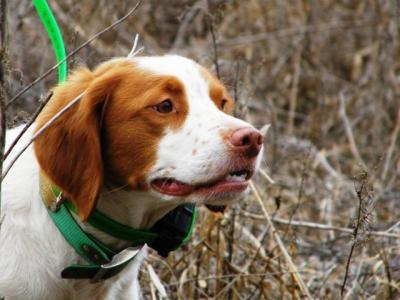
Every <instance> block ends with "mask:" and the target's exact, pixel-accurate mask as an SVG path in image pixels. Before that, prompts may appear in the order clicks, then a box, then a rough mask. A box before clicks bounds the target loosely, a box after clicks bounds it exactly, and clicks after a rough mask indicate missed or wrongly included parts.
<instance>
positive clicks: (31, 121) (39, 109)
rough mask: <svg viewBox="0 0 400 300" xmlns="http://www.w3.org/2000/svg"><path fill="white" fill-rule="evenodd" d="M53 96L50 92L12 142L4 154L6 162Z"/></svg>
mask: <svg viewBox="0 0 400 300" xmlns="http://www.w3.org/2000/svg"><path fill="white" fill-rule="evenodd" d="M52 95H53V92H50V93H48V94H47V96H46V98H45V99H44V100H43V101H40V106H39V107H38V109H37V110H36V111H35V113H34V114H33V116H32V117H31V119H30V120H29V122H28V123H26V124H25V126H24V128H23V129H22V130H21V132H20V133H19V134H18V136H17V137H16V138H15V139H14V140H13V141H12V143H11V145H10V147H8V149H7V151H6V153H5V154H4V160H5V159H7V157H8V155H10V153H11V151H12V149H14V147H15V145H16V144H17V143H18V141H19V140H20V139H21V138H22V136H23V135H24V133H25V132H26V131H27V130H28V129H29V127H31V126H32V124H33V123H34V122H35V120H36V118H37V116H38V115H39V114H40V112H41V111H42V110H43V108H44V107H45V106H46V104H47V102H49V100H50V98H51V96H52Z"/></svg>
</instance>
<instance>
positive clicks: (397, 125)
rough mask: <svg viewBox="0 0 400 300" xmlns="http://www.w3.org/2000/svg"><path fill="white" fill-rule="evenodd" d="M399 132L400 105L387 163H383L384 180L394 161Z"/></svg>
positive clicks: (382, 177)
mask: <svg viewBox="0 0 400 300" xmlns="http://www.w3.org/2000/svg"><path fill="white" fill-rule="evenodd" d="M399 132H400V107H399V109H398V110H397V120H396V126H395V128H394V130H393V132H392V135H391V137H390V146H389V148H388V151H387V152H386V157H385V163H384V165H383V171H382V176H381V179H382V181H383V182H385V181H386V176H387V173H388V171H389V166H390V163H391V161H392V156H393V152H394V149H395V148H396V141H397V137H398V136H399Z"/></svg>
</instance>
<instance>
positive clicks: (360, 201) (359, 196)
mask: <svg viewBox="0 0 400 300" xmlns="http://www.w3.org/2000/svg"><path fill="white" fill-rule="evenodd" d="M366 174H367V173H364V174H363V175H362V176H363V178H362V180H361V185H360V188H359V189H356V192H357V200H358V209H357V217H356V224H355V226H354V230H353V242H352V244H351V247H350V252H349V255H348V257H347V261H346V270H345V274H344V278H343V283H342V286H341V289H340V299H343V297H344V292H345V289H346V282H347V279H348V277H349V271H350V264H351V258H352V257H353V253H354V250H355V248H356V246H357V238H358V233H359V230H360V226H361V218H362V211H363V205H364V195H363V192H364V187H365V185H366V183H367V175H366Z"/></svg>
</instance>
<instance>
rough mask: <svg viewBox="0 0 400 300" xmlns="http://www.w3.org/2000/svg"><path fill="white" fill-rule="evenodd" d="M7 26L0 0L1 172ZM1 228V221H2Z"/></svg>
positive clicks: (4, 6) (0, 164)
mask: <svg viewBox="0 0 400 300" xmlns="http://www.w3.org/2000/svg"><path fill="white" fill-rule="evenodd" d="M6 24H7V0H0V172H1V171H2V170H3V161H4V147H5V141H6V109H5V103H6V91H5V74H6V72H7V71H6V57H7V56H6V53H7V41H6V38H7V37H6V32H7V28H6ZM0 207H1V183H0ZM0 216H1V209H0ZM0 226H1V220H0Z"/></svg>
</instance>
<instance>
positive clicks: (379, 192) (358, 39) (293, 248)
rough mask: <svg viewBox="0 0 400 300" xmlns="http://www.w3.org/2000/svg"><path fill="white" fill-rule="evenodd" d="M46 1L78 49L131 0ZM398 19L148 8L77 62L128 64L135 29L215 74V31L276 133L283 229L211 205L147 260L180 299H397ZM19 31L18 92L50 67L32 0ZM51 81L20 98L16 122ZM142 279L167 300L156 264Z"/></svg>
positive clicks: (259, 3)
mask: <svg viewBox="0 0 400 300" xmlns="http://www.w3.org/2000/svg"><path fill="white" fill-rule="evenodd" d="M49 2H50V4H51V6H52V8H53V10H54V13H55V15H56V18H57V19H58V21H59V23H60V25H61V29H62V32H63V35H64V38H65V42H66V45H67V49H68V52H70V51H71V50H73V49H74V48H76V47H77V46H78V45H80V44H81V43H82V42H84V41H86V40H87V39H88V38H89V37H90V36H91V35H93V34H95V33H96V32H98V31H100V30H101V29H103V28H104V27H106V26H108V25H109V24H111V23H112V22H113V21H115V20H117V19H118V18H119V17H121V16H123V15H124V14H125V13H126V12H127V11H128V10H129V9H130V8H132V7H133V6H134V4H135V3H136V0H132V1H105V0H101V1H78V0H63V1H49ZM399 20H400V6H399V4H398V2H397V1H395V0H393V1H391V0H364V1H350V0H348V1H347V0H339V1H336V0H321V1H319V0H310V1H306V0H304V1H294V0H293V1H282V0H248V1H238V0H237V1H221V0H219V1H218V0H210V1H205V0H199V1H184V0H170V1H167V0H163V1H157V0H145V1H144V2H143V3H142V5H141V7H140V9H139V10H138V11H137V12H136V13H135V14H134V15H133V16H131V17H130V18H129V19H128V20H127V21H126V22H124V23H123V24H122V25H121V26H119V27H118V28H117V29H116V30H113V31H110V32H108V33H106V34H105V35H104V36H102V37H101V38H100V39H97V40H96V41H95V42H93V43H92V44H90V45H89V46H88V47H86V48H84V49H83V50H82V51H81V52H79V54H78V55H76V56H74V58H73V59H71V60H70V61H69V66H70V68H74V67H76V66H78V65H83V64H85V65H87V66H89V67H93V66H95V65H96V64H98V63H100V62H102V61H104V60H107V59H109V58H111V57H114V56H126V55H127V53H129V51H130V48H131V46H132V41H133V36H134V34H136V33H139V35H140V43H141V45H142V46H144V51H143V54H163V53H169V52H173V53H178V54H182V55H185V56H189V57H191V58H194V59H195V60H197V61H199V62H201V63H202V64H205V65H206V66H208V67H210V68H212V69H214V70H215V64H214V60H215V58H216V56H215V53H214V47H213V39H212V35H211V32H210V28H211V27H212V28H213V29H214V33H215V37H216V48H217V57H218V66H219V69H220V74H221V77H222V80H223V81H224V82H225V83H226V84H227V85H228V86H229V88H230V90H231V92H232V94H233V95H234V97H235V98H236V100H237V103H238V110H237V113H238V114H239V115H241V116H242V117H243V118H245V119H247V120H249V121H251V122H252V123H253V124H255V125H256V126H259V127H261V126H262V125H264V124H266V123H271V124H272V127H271V129H270V132H269V134H268V136H267V138H266V144H265V146H266V147H265V149H266V151H265V157H266V158H265V162H264V163H263V167H262V169H263V170H264V171H266V172H267V173H268V174H269V175H270V176H271V177H272V178H273V179H274V180H275V184H271V183H269V182H268V180H266V178H265V176H263V175H262V174H258V176H257V177H256V179H255V181H254V183H255V186H256V188H257V190H258V192H259V195H260V197H261V198H262V202H263V205H264V206H265V207H266V209H267V214H268V216H269V217H270V218H273V223H272V224H273V225H271V224H269V223H268V222H267V220H266V214H265V213H264V212H263V209H262V207H261V206H260V203H259V201H258V200H257V198H256V194H255V193H254V192H253V193H250V194H249V195H248V196H247V197H246V198H244V199H243V200H242V201H241V202H240V203H238V204H236V205H234V206H233V207H231V208H230V209H229V210H228V211H227V212H226V213H225V214H224V215H214V214H212V213H210V212H208V211H207V210H206V209H204V208H201V209H200V216H199V218H198V220H197V226H196V230H195V232H194V235H193V238H192V240H191V242H190V244H189V245H188V246H187V247H185V249H183V250H179V251H176V252H175V253H173V254H172V255H171V256H170V257H169V258H168V259H167V260H166V261H164V260H161V259H160V258H158V257H157V256H156V255H155V254H152V255H151V258H150V262H151V265H152V266H153V267H154V268H155V270H156V272H157V273H158V274H159V275H160V277H161V280H162V282H163V283H164V286H165V288H166V289H167V292H168V294H169V295H170V298H171V299H209V298H213V299H302V298H307V293H309V295H311V297H312V298H315V299H339V298H341V290H342V288H343V287H344V290H343V294H342V296H343V298H344V299H399V298H400V248H399V246H400V245H399V241H400V225H399V223H398V222H399V221H400V179H399V178H400V177H399V175H400V151H399V144H400V138H399V137H398V135H399V131H400V47H399V33H400V32H399ZM210 25H212V26H210ZM8 34H9V44H10V48H9V57H8V66H9V74H8V77H7V80H8V82H7V94H8V99H10V98H11V97H12V96H13V95H15V94H16V92H17V91H19V90H20V89H21V88H22V87H23V86H24V85H25V84H27V83H29V82H31V81H32V80H34V79H35V78H37V77H38V76H39V75H40V74H42V73H43V72H44V71H46V70H47V69H48V68H49V67H50V66H52V65H53V64H54V58H53V53H52V49H51V47H50V44H49V41H48V39H47V36H46V35H45V34H44V31H43V28H42V26H41V24H40V22H39V19H38V17H37V15H36V13H35V12H34V10H33V7H32V5H31V3H30V1H27V0H24V1H23V0H13V1H9V31H8ZM55 82H56V74H53V75H52V76H50V77H48V78H47V80H45V81H43V82H42V83H40V84H38V85H37V86H35V87H34V88H32V89H31V90H30V91H29V92H28V93H27V94H26V95H25V96H24V97H23V98H22V99H19V100H18V102H17V103H15V104H14V105H13V106H12V108H11V109H10V110H9V111H8V118H9V123H10V126H12V124H15V123H20V122H21V121H23V120H27V119H29V116H30V114H31V113H32V112H33V111H34V110H35V108H36V107H37V106H38V104H39V98H40V96H41V95H44V94H46V93H47V91H48V89H49V88H50V87H51V86H52V85H53V84H54V83H55ZM355 228H356V229H355ZM280 240H281V241H282V243H280ZM283 246H284V247H283ZM284 248H285V249H286V250H287V251H288V255H286V256H285V250H284ZM290 261H293V264H294V265H291V263H290ZM293 266H296V268H297V270H298V273H296V272H295V269H294V267H293ZM346 266H347V267H346ZM346 270H347V273H348V274H347V275H345V274H346ZM345 277H347V279H346V284H345V286H344V284H343V282H344V278H345ZM141 281H142V287H143V292H144V295H145V297H146V299H156V298H157V297H158V296H157V291H156V289H155V286H154V283H153V282H152V280H151V279H150V277H149V273H148V268H146V267H145V268H143V272H142V273H141ZM302 282H303V283H304V285H302Z"/></svg>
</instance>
